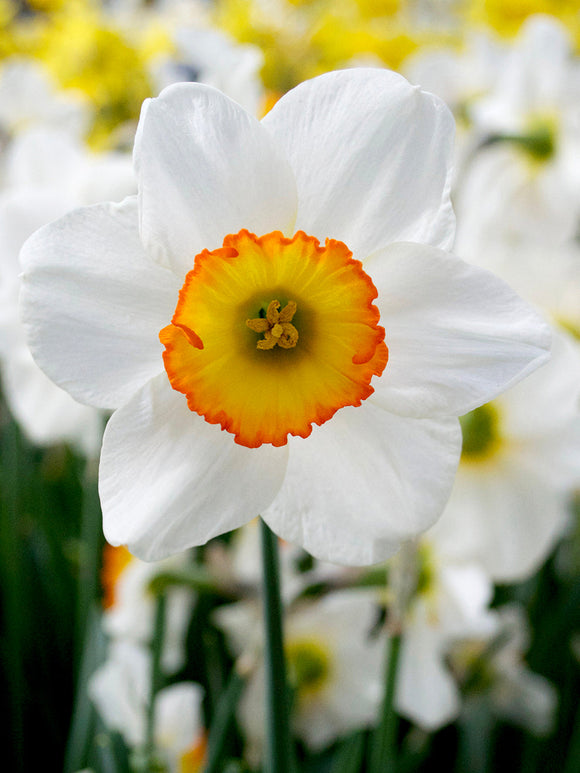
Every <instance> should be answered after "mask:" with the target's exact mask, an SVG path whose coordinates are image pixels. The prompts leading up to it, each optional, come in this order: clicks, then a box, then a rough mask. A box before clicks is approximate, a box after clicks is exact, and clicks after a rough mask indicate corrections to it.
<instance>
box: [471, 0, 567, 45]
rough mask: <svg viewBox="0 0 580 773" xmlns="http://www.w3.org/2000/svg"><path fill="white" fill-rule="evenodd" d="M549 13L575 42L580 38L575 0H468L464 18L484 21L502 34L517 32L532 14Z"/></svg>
mask: <svg viewBox="0 0 580 773" xmlns="http://www.w3.org/2000/svg"><path fill="white" fill-rule="evenodd" d="M538 13H542V14H549V15H550V16H554V17H555V18H557V19H559V20H560V21H562V22H563V23H564V24H565V25H566V26H567V27H568V29H569V30H570V32H572V34H573V35H574V37H575V38H576V41H577V42H579V41H580V38H579V35H580V8H579V7H578V2H577V0H471V2H470V3H468V9H467V19H468V21H469V22H471V23H475V24H480V25H481V24H485V25H489V26H490V27H492V28H493V29H494V30H496V32H499V34H500V35H503V36H505V37H513V36H514V35H516V34H517V33H518V31H519V29H520V27H521V25H522V24H523V22H524V21H525V20H526V19H527V18H528V16H532V15H534V14H538Z"/></svg>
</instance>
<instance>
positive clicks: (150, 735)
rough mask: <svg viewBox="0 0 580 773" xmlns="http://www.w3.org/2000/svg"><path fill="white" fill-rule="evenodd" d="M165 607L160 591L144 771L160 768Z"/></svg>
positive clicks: (152, 660) (156, 605)
mask: <svg viewBox="0 0 580 773" xmlns="http://www.w3.org/2000/svg"><path fill="white" fill-rule="evenodd" d="M165 607H166V597H165V594H164V593H160V594H159V595H158V596H157V598H156V602H155V623H154V628H153V638H152V640H151V683H150V691H149V704H148V707H147V725H146V736H145V755H144V757H145V766H144V771H154V770H157V769H158V767H157V766H156V762H155V699H156V697H157V693H158V692H159V689H160V687H161V685H162V681H163V673H162V670H161V653H162V651H163V636H164V633H165Z"/></svg>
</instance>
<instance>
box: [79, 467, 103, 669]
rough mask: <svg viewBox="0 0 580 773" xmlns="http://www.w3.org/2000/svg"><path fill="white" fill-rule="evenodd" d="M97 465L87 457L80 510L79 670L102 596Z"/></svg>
mask: <svg viewBox="0 0 580 773" xmlns="http://www.w3.org/2000/svg"><path fill="white" fill-rule="evenodd" d="M97 470H98V465H97V462H96V461H95V460H94V459H88V460H87V462H86V468H85V471H84V476H83V503H82V512H81V540H80V541H81V546H80V550H81V554H80V558H81V561H80V566H79V575H78V594H77V614H76V620H75V634H76V640H75V665H76V669H75V670H76V671H77V672H78V670H79V668H80V664H81V662H82V658H83V647H84V645H85V642H86V635H87V621H88V619H89V614H90V613H91V612H92V610H93V606H94V603H95V601H96V600H97V599H98V597H99V571H100V568H101V554H102V549H103V528H102V516H101V504H100V501H99V493H98V489H97Z"/></svg>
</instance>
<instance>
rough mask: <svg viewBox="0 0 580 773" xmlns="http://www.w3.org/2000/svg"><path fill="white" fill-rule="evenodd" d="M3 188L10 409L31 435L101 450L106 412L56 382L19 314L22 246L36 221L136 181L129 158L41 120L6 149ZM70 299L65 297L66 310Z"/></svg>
mask: <svg viewBox="0 0 580 773" xmlns="http://www.w3.org/2000/svg"><path fill="white" fill-rule="evenodd" d="M5 177H6V180H5V183H6V186H5V187H4V189H3V190H2V191H1V192H0V301H1V303H0V307H1V309H0V372H1V376H2V387H3V392H4V397H5V399H6V401H7V403H8V406H9V408H10V411H11V412H12V414H13V415H14V417H15V419H16V420H17V421H18V423H19V424H20V426H21V427H22V429H23V431H24V432H25V434H26V435H27V436H28V438H29V439H30V440H31V441H32V442H33V443H37V444H40V445H46V444H52V443H59V442H70V443H73V444H74V445H76V446H78V447H79V448H80V449H82V450H83V451H84V452H85V453H87V454H92V455H95V454H98V450H99V447H100V443H101V437H102V425H103V419H102V416H101V415H100V413H99V412H97V411H95V410H94V409H93V408H89V407H87V406H85V405H81V404H80V403H78V402H77V401H76V400H73V399H72V398H71V396H70V395H69V394H68V393H67V392H65V391H64V390H63V389H60V388H59V387H57V386H56V385H55V384H54V383H53V382H52V381H51V380H50V379H49V378H47V376H46V375H45V374H44V373H43V372H42V371H41V370H40V368H39V367H38V366H37V365H36V364H35V362H34V361H33V359H32V356H31V354H30V351H29V349H28V345H27V343H26V338H25V335H24V330H23V328H22V325H21V323H20V320H19V310H18V298H19V292H20V273H21V266H20V262H19V258H18V254H19V251H20V248H21V247H22V245H23V244H24V242H25V241H26V239H27V238H28V237H29V236H30V235H31V234H32V233H33V232H34V231H36V229H37V228H40V226H42V225H44V224H45V223H48V222H50V221H51V220H54V219H55V218H57V217H60V216H62V215H63V214H65V213H66V212H68V211H69V210H71V209H73V208H75V207H78V206H81V205H82V204H85V203H91V202H96V201H99V200H102V199H103V198H110V197H120V198H122V197H124V196H125V195H127V193H129V192H130V191H131V190H132V189H134V185H135V183H134V177H133V174H132V170H131V165H130V160H129V159H128V158H127V157H126V156H121V155H118V154H106V155H99V156H97V155H93V154H90V153H88V151H87V150H86V149H85V148H84V147H83V145H82V144H81V143H79V142H78V141H77V140H75V139H74V138H73V137H71V136H70V135H68V134H66V133H63V132H60V131H58V130H54V129H50V128H44V127H37V128H35V129H30V130H29V131H27V132H23V133H22V134H21V135H20V136H18V137H17V138H16V139H15V140H14V141H13V142H12V144H11V146H10V148H9V150H8V152H7V154H6V157H5ZM66 308H67V302H65V304H64V305H63V312H64V313H65V314H66Z"/></svg>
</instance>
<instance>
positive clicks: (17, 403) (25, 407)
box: [2, 347, 104, 458]
mask: <svg viewBox="0 0 580 773" xmlns="http://www.w3.org/2000/svg"><path fill="white" fill-rule="evenodd" d="M2 387H3V389H4V397H5V398H6V402H7V403H8V406H9V408H10V411H11V412H12V414H13V416H14V418H15V419H16V420H17V421H18V423H19V424H20V426H21V428H22V430H23V431H24V433H25V435H26V436H27V437H28V438H29V440H31V441H32V442H33V443H36V444H38V445H52V444H56V443H72V444H74V445H75V446H76V447H77V448H79V449H80V450H81V451H82V452H83V453H85V454H87V455H88V456H91V457H93V458H97V457H98V454H99V449H100V446H101V438H102V433H103V426H104V418H103V417H102V416H101V415H100V413H99V412H98V411H96V410H95V409H94V408H89V407H88V406H87V405H81V404H80V403H77V402H76V401H75V400H73V398H72V397H71V396H70V395H69V394H67V392H65V391H64V390H62V389H60V388H59V387H57V386H56V384H54V383H53V382H52V381H50V379H48V378H47V377H46V376H45V375H44V373H43V372H42V371H41V370H40V368H39V367H38V365H36V363H35V362H34V360H33V359H32V356H31V355H30V352H29V351H28V349H26V348H24V347H20V348H15V349H13V350H12V351H11V352H10V354H9V355H8V356H7V357H6V358H5V360H4V362H3V363H2Z"/></svg>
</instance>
